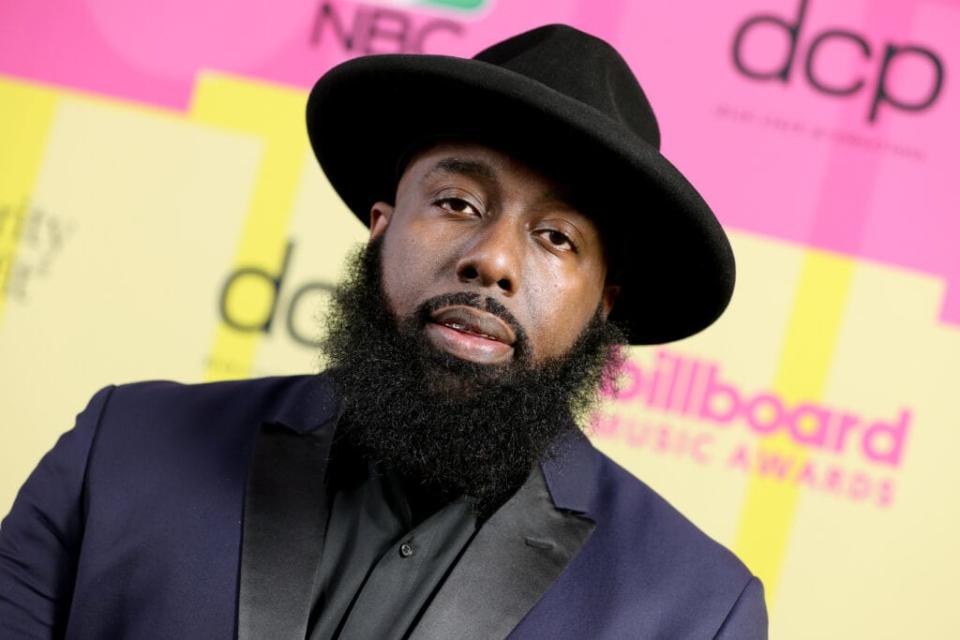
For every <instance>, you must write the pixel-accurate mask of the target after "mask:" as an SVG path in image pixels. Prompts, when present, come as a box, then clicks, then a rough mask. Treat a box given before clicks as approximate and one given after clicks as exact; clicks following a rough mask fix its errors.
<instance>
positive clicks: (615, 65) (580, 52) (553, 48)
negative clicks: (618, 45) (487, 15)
mask: <svg viewBox="0 0 960 640" xmlns="http://www.w3.org/2000/svg"><path fill="white" fill-rule="evenodd" d="M474 60H478V61H481V62H486V63H488V64H493V65H496V66H498V67H501V68H504V69H507V70H509V71H513V72H514V73H517V74H520V75H522V76H525V77H527V78H529V79H531V80H536V81H537V82H540V83H541V84H544V85H546V86H547V87H549V88H551V89H553V90H554V91H557V92H559V93H562V94H564V95H566V96H567V97H569V98H572V99H574V100H576V101H578V102H581V103H583V104H585V105H587V106H589V107H592V108H593V109H595V110H596V111H599V112H600V113H602V114H603V115H605V116H606V117H608V118H611V119H613V120H615V121H617V122H619V123H621V124H623V125H625V126H626V127H627V128H629V129H630V130H631V131H633V132H634V133H635V134H636V135H637V136H638V137H640V138H641V139H643V140H644V141H645V142H646V143H647V144H649V145H651V146H653V147H654V148H656V149H659V148H660V128H659V126H658V125H657V119H656V116H655V115H654V113H653V109H652V108H651V107H650V103H649V101H648V100H647V97H646V95H645V94H644V93H643V89H641V87H640V83H639V82H638V81H637V78H636V76H635V75H634V74H633V71H631V69H630V66H629V65H628V64H627V62H626V61H625V60H624V59H623V57H622V56H621V55H620V54H619V53H618V52H617V50H616V49H614V48H613V47H612V46H610V45H609V44H608V43H606V42H605V41H603V40H601V39H600V38H597V37H595V36H592V35H590V34H588V33H584V32H583V31H580V30H579V29H575V28H573V27H570V26H568V25H563V24H552V25H546V26H543V27H538V28H536V29H532V30H530V31H526V32H524V33H521V34H519V35H517V36H514V37H512V38H509V39H507V40H504V41H503V42H499V43H497V44H495V45H493V46H491V47H489V48H487V49H484V50H483V51H481V52H480V53H478V54H477V55H475V56H474Z"/></svg>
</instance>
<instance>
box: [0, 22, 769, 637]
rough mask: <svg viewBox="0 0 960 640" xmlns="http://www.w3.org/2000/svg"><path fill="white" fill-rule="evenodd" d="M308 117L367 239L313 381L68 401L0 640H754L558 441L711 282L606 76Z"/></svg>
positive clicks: (494, 80) (550, 56) (423, 67)
mask: <svg viewBox="0 0 960 640" xmlns="http://www.w3.org/2000/svg"><path fill="white" fill-rule="evenodd" d="M307 122H308V130H309V134H310V139H311V142H312V144H313V148H314V150H315V152H316V155H317V158H318V159H319V161H320V163H321V166H322V167H323V169H324V170H325V172H326V173H327V176H328V178H329V179H330V181H331V183H332V184H333V186H334V187H335V188H336V189H337V191H338V192H339V193H340V195H341V196H342V197H343V199H344V201H345V202H346V203H347V205H348V206H349V207H350V208H351V209H352V210H353V211H354V213H355V214H357V215H358V216H359V217H360V218H361V219H362V220H363V221H364V222H365V223H367V224H368V225H369V227H370V242H369V243H368V245H367V246H366V248H365V249H364V250H363V251H362V252H361V253H359V254H358V255H357V256H355V258H354V259H353V261H352V262H351V263H350V269H349V274H348V277H347V279H346V281H345V282H344V283H343V284H342V285H341V286H340V288H339V289H338V290H337V292H336V294H335V295H334V299H333V305H332V309H331V311H330V314H329V322H328V327H327V329H328V337H327V338H326V341H325V343H324V347H323V352H324V355H325V357H326V359H327V362H328V364H329V365H330V368H329V369H328V372H327V373H323V374H321V375H319V376H298V377H289V378H272V379H265V380H254V381H244V382H229V383H218V384H212V385H196V386H183V385H176V384H173V383H142V384H138V385H127V386H122V387H110V388H108V389H105V390H103V391H101V392H100V393H98V394H97V395H96V396H94V398H93V399H92V400H91V402H90V405H89V406H88V407H87V409H86V410H85V411H84V412H83V413H82V414H81V415H80V416H79V417H78V421H77V425H76V427H75V428H74V429H73V430H72V431H71V432H69V433H67V434H65V435H64V436H63V437H62V438H61V440H60V441H59V442H58V443H57V445H56V447H55V448H54V449H53V450H52V451H51V452H50V453H49V454H48V455H47V456H46V457H45V458H44V459H43V461H41V463H40V465H39V466H38V468H37V469H36V471H35V472H34V473H33V474H32V475H31V477H30V479H29V480H28V481H27V483H26V485H25V486H24V488H23V489H22V490H21V492H20V494H19V496H18V498H17V501H16V503H15V505H14V508H13V510H12V511H11V514H10V515H9V516H8V518H7V519H6V520H5V521H4V523H3V528H2V530H0V629H3V630H4V637H60V636H64V635H65V636H66V637H69V638H102V637H122V638H218V637H224V638H226V637H232V636H234V635H238V636H239V637H241V638H311V639H316V638H436V639H439V638H503V637H506V636H510V637H516V638H634V637H637V638H762V637H765V634H766V614H765V609H764V605H763V596H762V588H761V586H760V583H759V581H758V580H757V579H756V578H754V577H752V576H751V575H750V573H749V571H748V570H747V569H746V568H745V567H744V566H743V565H742V564H741V563H740V562H739V561H738V560H737V559H736V558H735V557H734V556H733V555H732V554H730V553H729V552H728V551H726V550H725V549H723V548H722V547H720V546H719V545H717V544H716V543H715V542H713V541H711V540H710V539H709V538H707V537H706V536H705V535H704V534H702V533H701V532H700V531H699V530H697V529H696V528H695V527H694V526H693V525H692V524H690V523H689V522H688V521H687V520H685V519H684V518H683V517H682V516H681V515H680V514H678V513H677V512H676V511H675V510H674V509H673V508H672V507H670V506H669V505H668V504H667V503H666V502H665V501H663V499H661V498H660V497H658V496H657V495H656V494H655V493H653V492H652V491H651V490H650V489H649V488H648V487H646V486H645V485H643V484H642V483H641V482H640V481H639V480H636V479H635V478H633V477H631V476H629V475H628V474H627V473H626V472H625V471H623V470H622V469H620V468H619V467H617V466H616V465H615V464H614V463H612V462H611V461H610V460H609V459H607V458H606V457H605V456H603V455H601V454H600V453H598V452H597V451H596V450H594V449H593V448H592V446H591V445H590V444H589V442H588V441H587V440H586V439H585V438H584V437H583V435H582V434H581V433H580V432H579V430H578V429H577V426H576V422H575V420H574V418H576V417H580V418H582V417H583V414H584V412H585V411H587V410H588V409H589V408H590V407H591V406H592V402H593V400H594V399H595V397H596V395H597V392H598V389H599V388H600V386H601V385H602V384H610V383H611V382H612V379H613V378H614V377H615V375H616V371H617V366H618V364H619V362H620V358H621V356H620V351H619V345H620V344H622V343H623V342H625V341H626V340H629V341H630V342H631V343H634V344H644V343H657V342H663V341H667V340H673V339H678V338H681V337H684V336H686V335H689V334H691V333H693V332H696V331H698V330H700V329H702V328H703V327H705V326H707V325H708V324H710V323H711V322H712V321H713V320H714V319H715V318H716V317H717V316H718V315H719V314H720V313H721V312H722V310H723V308H724V307H725V306H726V304H727V301H728V300H729V297H730V294H731V291H732V285H733V257H732V254H731V252H730V247H729V244H728V243H727V240H726V238H725V236H724V234H723V231H722V230H721V229H720V227H719V225H718V224H717V222H716V220H715V219H714V217H713V215H712V213H711V212H710V210H709V208H708V207H707V205H706V204H705V203H704V202H703V201H702V199H701V198H700V197H699V196H698V195H697V193H696V191H695V190H694V189H693V187H692V186H690V185H689V184H688V183H687V181H686V180H685V179H684V178H683V177H682V176H681V175H680V174H679V172H677V171H676V169H674V168H673V167H672V166H671V165H670V164H669V163H668V162H667V161H666V160H665V159H664V158H663V157H662V156H660V154H659V152H658V151H657V147H658V145H659V133H658V129H657V125H656V121H655V119H654V117H653V113H652V111H651V110H650V107H649V105H648V104H647V101H646V98H645V97H644V95H643V92H642V91H641V89H640V87H639V85H638V84H637V81H636V79H635V78H634V76H633V74H632V73H631V71H630V70H629V68H628V67H627V65H626V63H625V62H624V61H623V60H622V59H621V58H620V56H619V55H618V54H617V53H616V52H615V51H614V50H613V49H612V48H611V47H610V46H609V45H607V44H606V43H604V42H602V41H600V40H598V39H596V38H593V37H591V36H588V35H587V34H584V33H582V32H579V31H577V30H575V29H572V28H569V27H564V26H560V25H553V26H549V27H543V28H540V29H535V30H533V31H530V32H527V33H524V34H521V35H519V36H516V37H514V38H511V39H508V40H506V41H504V42H502V43H499V44H497V45H494V46H493V47H491V48H489V49H487V50H486V51H484V52H482V53H481V54H478V56H476V58H474V59H470V60H462V59H458V58H448V57H442V56H373V57H368V58H361V59H357V60H353V61H350V62H347V63H345V64H343V65H341V66H339V67H337V68H335V69H334V70H332V71H330V72H329V73H328V74H326V75H325V76H324V77H323V78H321V79H320V81H319V82H318V83H317V85H316V86H315V87H314V90H313V92H312V94H311V97H310V101H309V104H308V107H307Z"/></svg>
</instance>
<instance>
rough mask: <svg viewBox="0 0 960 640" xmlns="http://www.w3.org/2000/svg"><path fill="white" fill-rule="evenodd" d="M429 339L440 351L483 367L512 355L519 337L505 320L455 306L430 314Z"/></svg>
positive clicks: (484, 312) (503, 360)
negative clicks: (481, 364)
mask: <svg viewBox="0 0 960 640" xmlns="http://www.w3.org/2000/svg"><path fill="white" fill-rule="evenodd" d="M430 319H431V322H430V324H428V325H427V329H426V330H427V336H428V337H429V339H430V340H431V341H432V342H433V343H434V345H435V346H437V347H438V348H440V349H443V350H444V351H447V352H448V353H451V354H453V355H455V356H457V357H459V358H463V359H464V360H471V361H473V362H478V363H483V364H496V363H501V362H505V361H506V360H509V359H510V358H511V357H512V356H513V343H514V342H515V341H516V335H515V334H514V332H513V330H512V329H511V328H510V327H509V325H507V324H506V323H505V322H504V321H503V320H501V319H500V318H498V317H497V316H495V315H493V314H492V313H488V312H486V311H481V310H480V309H474V308H473V307H466V306H460V305H454V306H449V307H442V308H441V309H438V310H437V311H435V312H434V313H432V314H431V318H430Z"/></svg>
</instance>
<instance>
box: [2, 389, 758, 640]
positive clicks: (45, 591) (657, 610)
mask: <svg viewBox="0 0 960 640" xmlns="http://www.w3.org/2000/svg"><path fill="white" fill-rule="evenodd" d="M338 415H339V403H338V400H337V396H336V393H335V391H334V389H333V386H332V384H331V383H330V380H329V378H327V377H325V376H323V375H321V376H294V377H280V378H268V379H259V380H249V381H240V382H223V383H213V384H204V385H180V384H175V383H170V382H146V383H139V384H131V385H124V386H119V387H108V388H106V389H103V390H102V391H100V392H98V393H97V394H96V395H95V396H94V397H93V399H92V400H91V401H90V404H89V405H88V406H87V408H86V409H85V410H84V411H83V412H82V413H81V414H80V415H79V416H78V418H77V423H76V426H75V427H74V428H73V429H72V430H71V431H69V432H67V433H66V434H64V435H63V436H62V437H61V438H60V440H59V441H58V442H57V444H56V446H55V447H54V448H53V449H52V450H51V451H50V452H49V453H48V454H47V455H46V456H45V457H44V458H43V459H42V460H41V462H40V463H39V465H38V466H37V468H36V470H35V471H34V472H33V473H32V474H31V476H30V477H29V479H28V480H27V482H26V484H25V485H24V486H23V488H22V489H21V490H20V492H19V494H18V496H17V499H16V502H15V503H14V506H13V508H12V510H11V512H10V514H9V515H8V516H7V518H6V519H4V521H3V524H2V528H0V637H2V638H4V639H15V638H50V637H67V638H76V639H84V638H90V639H93V638H108V637H109V638H136V639H138V640H140V639H151V638H157V639H159V638H164V639H170V638H178V639H182V638H202V639H204V640H208V639H216V638H235V637H238V636H239V637H240V638H270V639H271V640H272V639H274V638H276V639H282V638H301V639H302V638H303V635H302V634H303V630H304V625H305V624H306V611H308V608H309V593H310V588H309V587H310V585H311V580H312V577H313V569H314V567H315V566H316V558H317V557H318V554H319V552H320V547H321V546H322V539H323V530H324V526H325V521H326V520H325V519H326V511H325V508H324V503H323V495H324V493H325V492H324V487H323V476H324V469H325V464H326V459H327V452H328V450H329V443H330V437H331V435H332V433H333V430H334V428H335V426H336V422H337V418H338ZM541 470H542V474H535V475H536V476H537V477H538V478H540V479H541V480H542V481H545V487H544V488H543V491H542V493H543V496H544V499H549V500H552V502H553V505H554V507H555V511H554V512H553V513H552V514H549V515H550V517H549V518H542V519H541V520H542V521H532V522H531V521H529V519H527V518H517V517H513V518H512V519H510V518H506V519H504V518H500V519H498V515H494V517H493V518H491V519H490V520H489V521H488V522H487V523H486V525H485V526H484V527H483V528H482V529H481V530H480V532H479V533H478V534H477V537H476V538H475V539H474V541H473V542H472V543H471V545H470V547H469V548H468V550H467V551H466V552H465V554H464V555H463V556H462V557H461V559H460V561H459V562H458V564H457V565H456V567H455V568H454V571H453V572H452V573H451V574H450V576H448V578H447V580H446V582H445V583H444V584H443V586H442V587H441V589H440V591H438V593H437V594H436V596H435V598H434V601H433V602H432V604H431V606H430V607H429V608H428V610H427V613H426V614H425V615H424V617H423V618H422V620H421V623H420V624H419V625H418V626H417V628H416V629H415V630H414V634H413V637H414V638H433V639H437V640H439V639H440V638H444V639H446V638H477V639H480V638H495V637H506V636H509V637H510V638H543V639H548V638H549V639H558V638H590V639H594V638H598V639H604V638H609V639H615V638H616V639H620V638H723V639H730V638H738V639H740V638H742V639H754V638H757V639H759V638H765V637H766V627H767V619H766V610H765V607H764V602H763V590H762V587H761V584H760V582H759V580H757V578H755V577H753V576H752V575H751V574H750V572H749V571H748V570H747V569H746V568H745V567H744V566H743V564H742V563H741V562H740V561H739V560H738V559H737V558H736V557H735V556H734V555H733V554H731V553H730V552H729V551H727V550H726V549H724V548H723V547H722V546H720V545H719V544H717V543H716V542H714V541H713V540H711V539H710V538H708V537H707V536H706V535H704V534H703V533H702V532H701V531H699V530H698V529H697V528H696V527H695V526H694V525H693V524H691V523H690V522H689V521H688V520H687V519H686V518H684V517H683V516H682V515H681V514H680V513H678V512H677V511H676V510H675V509H674V508H673V507H671V506H670V505H669V504H668V503H667V502H666V501H664V500H663V499H662V498H661V497H660V496H658V495H657V494H656V493H655V492H653V491H652V490H651V489H650V488H649V487H647V486H646V485H645V484H643V483H642V482H640V481H639V480H637V479H636V478H634V477H633V476H631V475H630V474H629V473H627V472H626V471H625V470H623V469H622V468H621V467H619V466H617V465H616V464H615V463H614V462H612V461H611V460H610V459H609V458H607V457H606V456H604V455H602V454H601V453H599V452H598V451H596V450H595V449H594V448H593V446H592V445H591V444H590V443H589V441H588V440H586V438H583V437H577V438H575V439H574V441H573V442H571V443H570V445H569V446H568V447H566V448H565V450H564V454H563V455H562V456H560V457H559V458H557V459H555V460H552V461H549V462H544V463H543V464H542V465H541ZM518 493H520V492H518ZM508 504H509V503H508ZM501 511H504V512H509V511H510V510H509V509H502V510H501ZM513 511H514V516H516V512H517V509H514V510H513ZM546 511H547V512H549V511H550V510H549V509H547V510H546ZM499 513H500V512H498V514H499ZM534 520H536V518H534ZM318 541H319V543H318Z"/></svg>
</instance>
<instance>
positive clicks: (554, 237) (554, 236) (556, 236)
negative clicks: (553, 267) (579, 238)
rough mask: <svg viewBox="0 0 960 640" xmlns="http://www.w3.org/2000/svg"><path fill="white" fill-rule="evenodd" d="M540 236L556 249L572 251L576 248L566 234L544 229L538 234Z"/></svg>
mask: <svg viewBox="0 0 960 640" xmlns="http://www.w3.org/2000/svg"><path fill="white" fill-rule="evenodd" d="M540 234H541V235H542V236H543V237H544V238H546V240H547V242H549V243H550V244H552V245H553V246H554V247H556V248H558V249H564V250H566V251H573V250H576V248H577V247H576V246H575V245H574V244H573V240H571V239H570V238H569V237H568V236H567V234H565V233H563V232H562V231H557V230H556V229H544V230H542V231H541V232H540Z"/></svg>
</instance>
